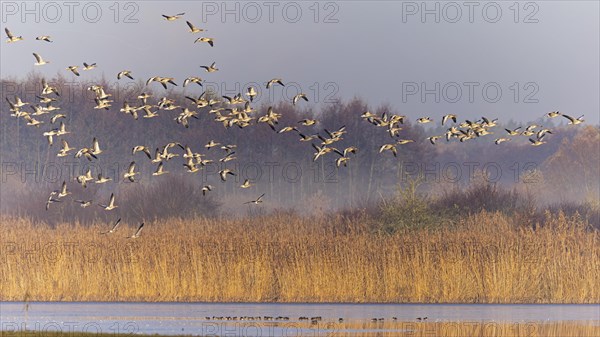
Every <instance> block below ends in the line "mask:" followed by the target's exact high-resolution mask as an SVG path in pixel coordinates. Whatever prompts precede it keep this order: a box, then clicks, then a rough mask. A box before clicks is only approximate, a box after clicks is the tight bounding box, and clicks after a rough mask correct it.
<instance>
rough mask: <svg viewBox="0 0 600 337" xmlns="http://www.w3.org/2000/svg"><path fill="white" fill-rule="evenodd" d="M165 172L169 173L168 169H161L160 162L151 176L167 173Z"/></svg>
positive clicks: (161, 164)
mask: <svg viewBox="0 0 600 337" xmlns="http://www.w3.org/2000/svg"><path fill="white" fill-rule="evenodd" d="M167 173H169V171H164V170H163V163H162V162H160V163H158V167H157V168H156V171H155V172H154V173H152V175H153V176H160V175H163V174H167Z"/></svg>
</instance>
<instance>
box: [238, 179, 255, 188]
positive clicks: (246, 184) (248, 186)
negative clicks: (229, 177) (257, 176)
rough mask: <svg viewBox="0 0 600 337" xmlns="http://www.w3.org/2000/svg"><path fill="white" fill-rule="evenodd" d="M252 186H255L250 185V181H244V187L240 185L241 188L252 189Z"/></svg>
mask: <svg viewBox="0 0 600 337" xmlns="http://www.w3.org/2000/svg"><path fill="white" fill-rule="evenodd" d="M252 186H254V184H251V183H250V179H246V180H244V183H243V184H242V185H240V187H241V188H250V187H252Z"/></svg>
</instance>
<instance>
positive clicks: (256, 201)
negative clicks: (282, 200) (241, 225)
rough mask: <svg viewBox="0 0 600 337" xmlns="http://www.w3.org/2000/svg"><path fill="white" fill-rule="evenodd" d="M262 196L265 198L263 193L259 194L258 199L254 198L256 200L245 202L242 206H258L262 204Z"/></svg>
mask: <svg viewBox="0 0 600 337" xmlns="http://www.w3.org/2000/svg"><path fill="white" fill-rule="evenodd" d="M264 196H265V194H264V193H263V194H261V195H260V197H258V198H256V200H250V201H246V202H245V203H244V205H245V204H255V205H258V204H260V203H261V202H263V200H262V198H263V197H264Z"/></svg>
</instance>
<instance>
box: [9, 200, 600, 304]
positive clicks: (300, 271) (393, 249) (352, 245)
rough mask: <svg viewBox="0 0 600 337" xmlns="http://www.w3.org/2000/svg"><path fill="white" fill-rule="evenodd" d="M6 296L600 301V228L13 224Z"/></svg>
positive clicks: (494, 221) (475, 220)
mask: <svg viewBox="0 0 600 337" xmlns="http://www.w3.org/2000/svg"><path fill="white" fill-rule="evenodd" d="M0 221H1V230H2V236H1V237H0V240H1V247H2V254H1V256H2V257H1V261H0V263H1V268H0V283H1V284H2V286H1V294H0V300H3V301H11V300H16V301H22V300H32V301H61V300H63V301H249V302H254V301H257V302H263V301H274V302H431V303H440V302H457V303H598V302H600V287H598V284H597V280H598V271H599V270H600V244H599V243H600V241H599V238H600V235H599V233H598V231H597V230H594V229H590V228H589V226H588V224H587V223H586V221H584V220H581V219H580V218H579V217H577V216H571V217H567V216H564V215H562V214H558V215H555V216H549V215H548V216H547V218H546V219H545V221H544V225H543V226H537V227H535V228H533V227H530V226H522V225H520V221H521V220H520V219H519V218H518V217H517V216H508V215H505V214H503V213H497V212H496V213H488V212H480V213H477V214H474V215H471V216H467V217H464V218H460V219H458V220H457V221H455V222H452V223H449V224H445V225H444V226H439V227H435V228H429V227H424V228H417V229H415V228H411V229H402V228H400V229H398V230H396V231H395V232H394V233H391V234H390V233H387V232H382V231H377V230H375V229H374V228H376V224H374V219H373V217H372V216H369V215H366V214H360V213H359V214H353V215H350V216H342V215H341V214H338V215H335V216H323V217H315V218H308V217H299V216H296V215H294V214H293V213H285V212H279V213H277V212H276V213H273V214H271V215H268V216H264V217H254V218H245V219H196V220H178V219H170V220H166V221H160V222H152V221H149V222H147V223H146V226H145V228H144V231H143V232H142V235H141V237H140V238H138V239H125V236H128V235H131V233H133V231H134V228H135V227H136V226H137V225H138V224H137V223H130V224H127V223H125V224H123V225H122V226H121V227H120V228H119V229H118V231H117V232H116V233H114V234H110V235H100V234H99V232H101V231H105V230H106V229H107V228H109V227H110V224H108V223H98V224H96V225H94V226H81V225H77V224H59V225H57V226H55V227H50V226H47V225H44V224H34V223H32V222H31V221H28V220H25V219H15V218H2V219H1V220H0Z"/></svg>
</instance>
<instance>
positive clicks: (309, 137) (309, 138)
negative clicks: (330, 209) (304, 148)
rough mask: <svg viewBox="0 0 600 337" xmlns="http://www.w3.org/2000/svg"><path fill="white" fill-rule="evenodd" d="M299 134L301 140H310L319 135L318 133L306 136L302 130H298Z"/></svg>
mask: <svg viewBox="0 0 600 337" xmlns="http://www.w3.org/2000/svg"><path fill="white" fill-rule="evenodd" d="M298 135H300V141H301V142H310V141H311V140H313V139H315V138H318V137H319V135H318V134H312V135H309V136H306V135H304V134H303V133H302V132H298Z"/></svg>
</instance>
